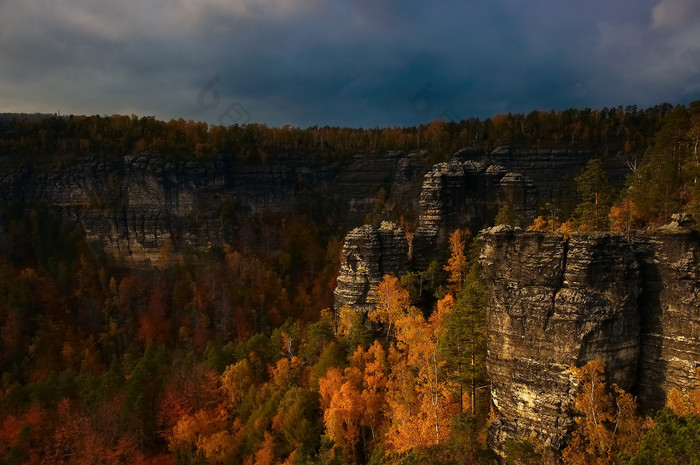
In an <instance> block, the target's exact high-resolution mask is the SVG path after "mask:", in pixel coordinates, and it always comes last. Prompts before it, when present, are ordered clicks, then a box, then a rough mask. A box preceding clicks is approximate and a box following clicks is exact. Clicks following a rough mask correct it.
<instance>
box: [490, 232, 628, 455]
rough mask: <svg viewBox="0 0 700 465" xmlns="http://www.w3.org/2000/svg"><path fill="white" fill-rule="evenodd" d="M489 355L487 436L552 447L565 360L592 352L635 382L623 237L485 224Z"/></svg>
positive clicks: (498, 447) (617, 375)
mask: <svg viewBox="0 0 700 465" xmlns="http://www.w3.org/2000/svg"><path fill="white" fill-rule="evenodd" d="M480 259H481V263H482V266H483V270H484V271H483V272H484V278H485V280H486V283H487V288H488V301H489V305H488V310H487V325H488V361H487V368H488V371H489V375H490V378H491V382H492V399H493V403H494V405H495V406H496V407H497V409H498V410H499V413H500V417H499V418H497V419H496V420H495V421H494V422H493V423H492V425H491V428H490V431H489V441H490V445H491V447H492V448H493V449H494V450H495V451H497V452H498V451H502V446H503V443H504V442H505V439H506V438H507V437H516V438H523V437H529V436H530V435H534V436H535V437H536V438H537V439H538V440H539V441H541V442H542V443H544V444H545V445H546V446H547V448H548V449H549V454H550V459H553V458H554V457H555V456H556V453H557V451H559V450H560V449H561V448H562V447H563V445H564V444H565V442H566V439H567V436H568V434H569V432H570V431H571V429H572V428H573V425H574V423H573V416H572V411H571V400H572V398H573V395H574V392H575V380H574V379H572V377H571V375H570V372H569V367H570V366H571V365H572V364H573V365H577V366H580V365H583V364H585V363H586V362H587V361H589V360H593V359H600V360H602V361H604V362H605V363H606V367H607V368H608V371H609V376H610V378H609V379H611V381H612V382H615V383H617V384H618V385H620V386H622V387H623V388H625V389H630V388H632V387H633V385H634V383H635V380H636V375H637V370H636V367H637V361H638V357H639V314H638V312H637V299H638V296H639V294H640V292H641V277H640V273H639V266H638V264H637V262H636V260H635V257H634V254H633V251H632V248H631V247H630V245H629V244H628V243H627V242H625V241H624V239H623V238H621V237H615V236H610V235H603V234H593V235H575V236H573V237H572V238H571V239H570V240H565V239H564V238H563V237H561V236H558V235H551V234H546V233H535V232H521V231H519V230H517V229H513V228H509V227H502V226H501V227H497V228H492V229H490V230H487V231H486V232H485V234H484V235H483V248H482V253H481V257H480Z"/></svg>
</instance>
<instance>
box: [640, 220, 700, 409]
mask: <svg viewBox="0 0 700 465" xmlns="http://www.w3.org/2000/svg"><path fill="white" fill-rule="evenodd" d="M679 219H680V218H679V217H676V218H674V220H676V221H674V222H673V223H671V227H670V228H664V230H662V231H659V232H656V233H652V234H644V235H637V237H635V238H634V240H633V241H632V244H633V247H634V250H635V254H636V256H637V260H638V261H639V264H640V266H641V271H642V276H643V278H644V286H643V291H642V295H641V297H640V300H639V302H640V306H639V312H640V315H641V358H640V361H639V385H638V386H637V390H636V392H637V394H638V396H639V403H640V406H641V407H642V408H643V409H644V410H645V411H647V412H653V411H655V410H656V409H658V408H660V407H662V406H663V405H664V403H665V401H666V396H667V395H668V393H669V392H670V391H671V389H674V388H677V389H682V390H687V389H696V388H697V383H698V379H697V378H696V369H697V368H698V367H700V237H699V236H698V234H697V233H694V232H692V231H690V230H687V229H685V228H683V227H678V226H679V223H678V220H679Z"/></svg>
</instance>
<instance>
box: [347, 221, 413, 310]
mask: <svg viewBox="0 0 700 465" xmlns="http://www.w3.org/2000/svg"><path fill="white" fill-rule="evenodd" d="M408 269H409V265H408V241H407V240H406V232H405V231H404V229H403V228H401V227H398V226H396V225H395V224H394V223H391V222H387V221H385V222H382V224H381V226H380V227H379V228H375V227H374V226H370V225H365V226H361V227H359V228H355V229H353V230H352V231H350V232H349V233H348V234H347V235H346V236H345V243H344V244H343V261H342V263H341V267H340V273H339V275H338V280H337V283H338V284H337V287H336V289H335V307H336V309H340V308H341V307H342V306H343V305H346V304H347V305H350V306H351V307H352V308H353V309H354V310H355V311H360V312H369V311H371V310H372V309H373V308H374V306H375V305H376V303H377V296H376V290H377V286H378V285H379V283H380V282H381V280H382V278H383V277H384V275H385V274H391V275H394V276H398V275H400V274H402V273H405V272H406V271H408Z"/></svg>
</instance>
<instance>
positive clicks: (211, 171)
mask: <svg viewBox="0 0 700 465" xmlns="http://www.w3.org/2000/svg"><path fill="white" fill-rule="evenodd" d="M420 157H421V156H420V154H419V153H417V152H412V153H398V152H389V153H378V154H366V155H364V154H363V155H356V156H354V157H350V158H346V159H342V160H332V159H331V160H329V159H325V158H324V157H323V156H322V155H319V156H317V157H316V158H314V157H313V156H305V155H299V154H278V155H274V156H270V158H269V159H268V160H267V161H266V162H265V163H261V162H250V163H246V162H240V161H238V160H236V159H234V158H233V157H231V156H220V157H217V158H215V159H212V160H206V161H193V160H189V161H188V160H169V159H168V158H167V157H164V156H155V155H149V154H142V155H138V156H127V157H124V158H123V159H118V160H114V159H112V160H108V161H100V160H99V159H98V158H97V157H95V158H84V159H81V160H77V161H74V162H72V163H71V164H70V166H68V167H60V166H57V167H41V168H37V167H13V166H3V169H2V171H1V172H0V192H2V195H3V198H4V200H5V201H7V202H15V203H18V202H20V203H21V202H24V201H26V202H28V203H29V204H31V203H32V202H39V203H44V204H48V205H49V206H50V207H51V208H52V209H53V210H54V211H55V212H56V213H57V214H58V215H60V216H62V217H64V218H67V219H70V220H76V221H78V222H80V224H81V225H82V227H83V229H84V230H85V233H86V235H87V237H88V238H89V239H91V240H92V241H93V242H95V243H97V244H100V245H101V246H102V247H104V248H105V249H106V250H107V251H108V252H111V253H114V254H116V255H121V256H122V257H125V258H129V259H132V260H135V261H141V260H150V261H157V259H158V256H159V254H158V251H159V249H160V248H161V247H163V246H164V245H173V246H175V247H176V248H179V247H191V248H195V249H206V248H208V247H210V246H212V245H215V246H221V245H223V244H225V243H227V242H230V241H231V240H232V239H234V238H235V237H237V235H238V234H239V232H240V231H239V227H240V222H239V221H238V219H239V218H241V216H245V217H251V216H255V215H260V214H263V213H265V214H270V215H277V216H279V215H283V214H287V213H292V212H299V213H306V214H309V215H312V216H314V217H315V218H316V220H317V221H318V222H319V224H330V227H331V228H336V229H341V230H342V229H345V228H346V226H345V225H351V224H357V223H360V222H361V221H362V220H363V219H364V217H365V215H366V214H367V213H368V212H371V211H372V209H373V208H374V203H375V198H376V196H377V193H378V192H379V190H380V189H384V190H385V191H387V192H388V193H389V194H390V195H391V198H392V201H393V205H394V208H397V209H402V210H415V209H417V198H418V192H419V189H420V182H419V180H420V178H421V177H422V175H423V174H424V172H425V170H424V169H423V168H421V159H420Z"/></svg>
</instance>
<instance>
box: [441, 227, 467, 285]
mask: <svg viewBox="0 0 700 465" xmlns="http://www.w3.org/2000/svg"><path fill="white" fill-rule="evenodd" d="M464 240H465V234H464V233H463V232H462V230H461V229H455V231H454V232H453V233H452V234H450V258H449V259H448V260H447V265H445V271H447V272H448V273H449V276H448V278H447V282H448V283H449V284H450V286H449V290H450V291H451V292H455V293H456V292H457V291H458V290H459V288H460V287H462V282H463V281H464V275H465V273H466V270H467V257H466V255H465V254H464Z"/></svg>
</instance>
